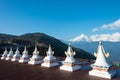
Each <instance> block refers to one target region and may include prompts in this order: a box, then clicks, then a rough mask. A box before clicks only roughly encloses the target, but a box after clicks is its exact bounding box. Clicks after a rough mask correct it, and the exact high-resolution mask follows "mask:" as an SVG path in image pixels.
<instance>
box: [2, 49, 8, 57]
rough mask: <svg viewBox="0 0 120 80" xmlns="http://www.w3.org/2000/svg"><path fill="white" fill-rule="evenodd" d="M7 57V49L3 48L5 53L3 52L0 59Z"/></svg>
mask: <svg viewBox="0 0 120 80" xmlns="http://www.w3.org/2000/svg"><path fill="white" fill-rule="evenodd" d="M7 55H8V51H7V48H5V51H4V52H3V54H2V57H1V59H6V57H7Z"/></svg>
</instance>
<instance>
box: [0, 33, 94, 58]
mask: <svg viewBox="0 0 120 80" xmlns="http://www.w3.org/2000/svg"><path fill="white" fill-rule="evenodd" d="M3 35H4V37H3ZM35 44H36V45H37V46H38V49H39V52H40V54H41V55H46V51H47V49H48V46H49V44H51V46H52V49H53V50H54V51H55V56H61V57H65V54H64V52H65V51H66V50H67V47H68V45H67V44H65V43H63V42H61V41H60V40H58V39H56V38H54V37H52V36H49V35H47V34H44V33H38V32H37V33H26V34H23V35H21V36H14V35H8V34H0V53H1V54H2V52H3V50H4V47H8V48H10V47H13V50H14V51H15V49H16V46H18V47H19V48H20V51H23V47H24V46H27V49H28V51H29V54H32V52H33V50H34V46H35ZM73 49H74V50H75V51H76V53H77V54H76V56H75V57H79V58H84V59H95V57H94V56H93V55H91V54H90V53H88V52H86V51H84V50H82V49H79V48H73Z"/></svg>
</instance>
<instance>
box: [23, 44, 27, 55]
mask: <svg viewBox="0 0 120 80" xmlns="http://www.w3.org/2000/svg"><path fill="white" fill-rule="evenodd" d="M23 54H28V51H27V49H26V46H25V47H24V51H23Z"/></svg>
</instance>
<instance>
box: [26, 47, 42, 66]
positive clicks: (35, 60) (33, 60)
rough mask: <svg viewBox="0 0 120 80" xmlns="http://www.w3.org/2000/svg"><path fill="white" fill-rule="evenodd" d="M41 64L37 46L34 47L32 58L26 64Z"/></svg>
mask: <svg viewBox="0 0 120 80" xmlns="http://www.w3.org/2000/svg"><path fill="white" fill-rule="evenodd" d="M41 63H42V57H41V56H39V51H38V50H37V46H35V50H34V52H33V56H32V57H31V58H30V61H29V62H28V64H32V65H35V64H41Z"/></svg>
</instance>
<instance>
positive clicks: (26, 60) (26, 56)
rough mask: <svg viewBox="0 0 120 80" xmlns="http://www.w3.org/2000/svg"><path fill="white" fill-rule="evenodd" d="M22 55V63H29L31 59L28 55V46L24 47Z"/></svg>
mask: <svg viewBox="0 0 120 80" xmlns="http://www.w3.org/2000/svg"><path fill="white" fill-rule="evenodd" d="M22 53H23V54H22V57H20V60H19V62H20V63H27V62H28V61H29V55H28V51H27V49H26V46H25V47H24V51H23V52H22Z"/></svg>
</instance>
